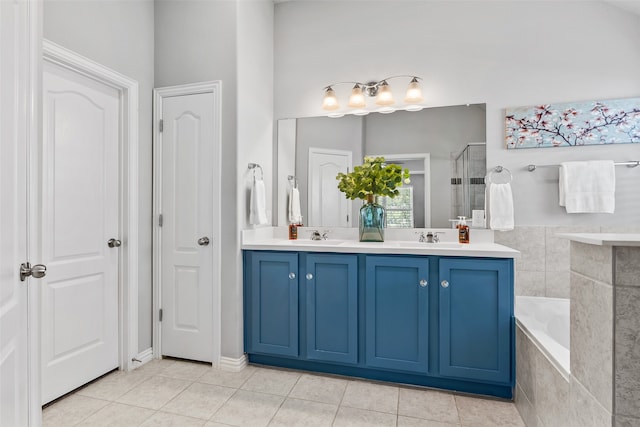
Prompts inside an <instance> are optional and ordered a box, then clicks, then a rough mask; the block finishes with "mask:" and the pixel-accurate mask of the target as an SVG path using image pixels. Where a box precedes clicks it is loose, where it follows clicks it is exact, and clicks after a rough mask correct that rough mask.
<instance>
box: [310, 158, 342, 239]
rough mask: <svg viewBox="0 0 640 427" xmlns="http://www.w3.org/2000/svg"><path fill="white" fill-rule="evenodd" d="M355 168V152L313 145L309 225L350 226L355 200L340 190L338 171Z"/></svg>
mask: <svg viewBox="0 0 640 427" xmlns="http://www.w3.org/2000/svg"><path fill="white" fill-rule="evenodd" d="M350 170H351V151H344V150H327V149H320V148H313V147H312V148H309V184H308V188H309V196H308V197H309V226H310V227H312V226H318V227H320V226H322V227H350V226H351V217H350V216H351V215H350V214H351V211H350V209H351V203H350V201H349V200H348V199H347V198H346V197H345V196H344V193H342V192H341V191H340V190H338V180H336V176H337V175H338V172H343V173H347V172H349V171H350Z"/></svg>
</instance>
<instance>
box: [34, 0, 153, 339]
mask: <svg viewBox="0 0 640 427" xmlns="http://www.w3.org/2000/svg"><path fill="white" fill-rule="evenodd" d="M153 9H154V4H153V2H152V1H146V0H140V1H100V0H96V1H90V2H89V1H84V2H81V1H57V0H49V1H46V2H44V8H43V26H44V30H43V31H44V38H45V39H48V40H51V41H53V42H55V43H57V44H59V45H61V46H64V47H66V48H68V49H71V50H73V51H75V52H76V53H79V54H80V55H83V56H85V57H87V58H89V59H92V60H94V61H96V62H98V63H100V64H102V65H105V66H107V67H109V68H111V69H113V70H116V71H118V72H120V73H122V74H124V75H126V76H127V77H129V78H132V79H134V80H137V81H138V85H139V91H140V92H139V103H140V104H139V105H140V107H139V123H140V136H139V138H140V139H139V144H140V153H139V171H140V176H139V177H138V180H139V188H138V193H139V195H140V200H139V203H140V204H139V209H140V212H139V214H140V223H139V236H140V242H139V254H138V256H139V260H140V265H139V266H138V269H139V270H138V271H139V282H138V350H139V351H142V350H145V349H148V348H150V347H151V194H152V191H151V114H152V108H151V92H152V89H153Z"/></svg>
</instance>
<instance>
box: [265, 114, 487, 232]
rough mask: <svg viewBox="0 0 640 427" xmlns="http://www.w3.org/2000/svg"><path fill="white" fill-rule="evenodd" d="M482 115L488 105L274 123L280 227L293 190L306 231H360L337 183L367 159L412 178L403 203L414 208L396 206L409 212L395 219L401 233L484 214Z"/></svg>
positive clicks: (350, 204) (356, 203)
mask: <svg viewBox="0 0 640 427" xmlns="http://www.w3.org/2000/svg"><path fill="white" fill-rule="evenodd" d="M485 112H486V108H485V104H472V105H462V106H451V107H437V108H426V109H423V110H421V111H416V112H409V111H397V112H395V113H392V114H381V113H371V114H368V115H366V116H354V115H350V116H344V117H340V118H329V117H307V118H299V119H284V120H279V121H278V138H277V150H278V173H277V176H278V178H277V179H278V194H277V198H276V203H277V212H278V225H280V226H283V225H286V224H287V223H288V199H289V194H290V191H291V188H292V186H297V188H298V191H299V194H300V208H301V213H302V216H303V223H304V225H306V226H314V227H357V226H358V222H357V213H358V210H359V209H360V206H362V203H361V201H359V200H354V201H353V202H351V201H347V200H346V199H345V197H344V194H342V193H341V192H340V191H339V190H338V189H337V180H336V179H335V177H336V175H337V173H338V172H339V171H344V170H351V169H352V168H353V166H354V165H359V164H361V163H362V159H363V157H364V156H369V155H374V156H378V155H382V156H384V157H385V158H386V159H387V160H388V162H389V163H397V164H402V166H403V167H405V168H408V169H409V170H410V171H411V184H410V185H409V186H406V189H405V192H404V194H405V197H404V198H403V201H407V200H409V201H410V202H408V203H409V204H410V205H411V206H402V203H400V201H397V202H398V203H396V205H397V206H394V207H393V209H398V210H400V211H402V210H403V209H405V210H407V211H411V212H410V214H407V215H405V213H406V212H404V211H403V212H401V214H402V215H400V214H398V215H397V217H398V218H400V217H402V219H401V220H398V222H397V226H399V227H400V226H403V227H412V228H429V227H432V228H448V227H450V226H451V225H450V222H449V219H451V218H455V216H456V215H465V216H470V215H471V210H473V209H483V206H484V180H483V177H484V175H485V173H486V150H485V144H484V141H485V139H486V113H485ZM396 199H397V198H396ZM394 200H395V199H394Z"/></svg>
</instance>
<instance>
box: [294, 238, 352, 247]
mask: <svg viewBox="0 0 640 427" xmlns="http://www.w3.org/2000/svg"><path fill="white" fill-rule="evenodd" d="M343 242H344V240H331V239H328V240H311V239H299V240H289V241H286V242H283V244H284V245H287V244H291V245H294V246H296V245H301V246H337V245H340V244H342V243H343Z"/></svg>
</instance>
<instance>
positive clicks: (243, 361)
mask: <svg viewBox="0 0 640 427" xmlns="http://www.w3.org/2000/svg"><path fill="white" fill-rule="evenodd" d="M248 364H249V360H248V359H247V355H246V354H244V355H242V356H241V357H239V358H237V359H235V358H233V357H224V356H222V357H220V363H219V364H218V368H220V369H222V370H223V371H229V372H240V371H242V370H243V369H244V368H245V367H246V366H247V365H248Z"/></svg>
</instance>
